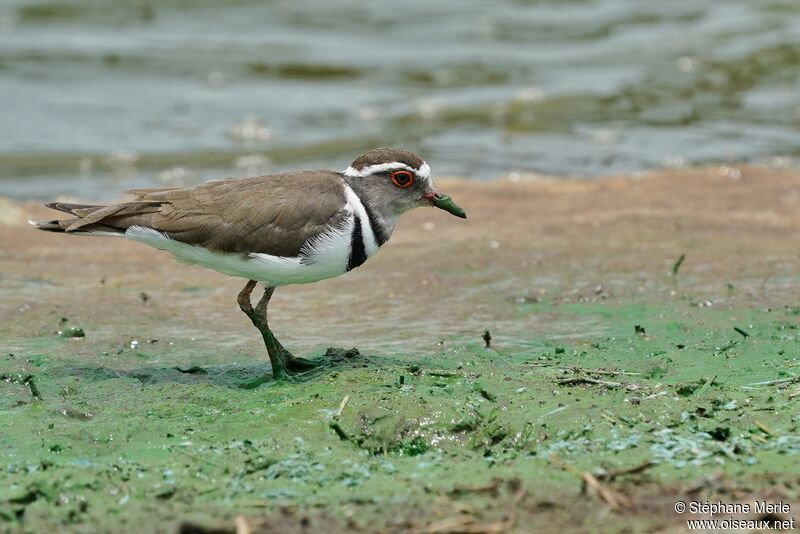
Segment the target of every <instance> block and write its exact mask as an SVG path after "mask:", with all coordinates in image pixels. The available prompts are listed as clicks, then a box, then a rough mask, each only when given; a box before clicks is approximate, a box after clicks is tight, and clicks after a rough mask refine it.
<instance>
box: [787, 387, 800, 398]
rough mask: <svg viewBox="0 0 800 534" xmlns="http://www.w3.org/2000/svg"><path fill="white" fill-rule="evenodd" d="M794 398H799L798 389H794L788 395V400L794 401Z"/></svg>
mask: <svg viewBox="0 0 800 534" xmlns="http://www.w3.org/2000/svg"><path fill="white" fill-rule="evenodd" d="M796 397H800V389H796V390H794V391H792V392H791V393H789V398H790V399H794V398H796Z"/></svg>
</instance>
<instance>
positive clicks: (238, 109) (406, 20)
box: [0, 0, 800, 198]
mask: <svg viewBox="0 0 800 534" xmlns="http://www.w3.org/2000/svg"><path fill="white" fill-rule="evenodd" d="M799 80H800V4H798V3H797V2H795V1H793V0H716V1H708V2H697V1H696V0H671V1H669V2H647V3H643V2H638V3H637V2H630V1H629V0H574V1H565V0H541V1H525V0H498V1H495V2H491V3H489V2H482V1H469V0H438V1H436V2H430V1H420V0H412V1H407V2H403V3H402V4H398V3H397V2H390V1H388V0H379V1H369V2H368V1H361V0H349V1H347V0H345V1H337V2H330V3H321V2H318V1H312V0H292V1H288V0H287V1H271V2H257V1H254V0H234V1H230V2H225V3H220V2H216V1H211V0H198V1H191V2H190V1H188V0H159V1H156V0H137V1H131V2H105V1H101V0H58V1H55V0H52V1H50V2H47V1H44V2H40V1H32V0H5V1H4V2H3V3H2V5H0V102H2V104H1V105H2V113H0V131H2V132H3V134H2V135H0V194H1V195H5V196H12V197H21V198H45V197H52V196H53V195H57V194H64V195H77V196H81V197H94V198H109V197H113V196H114V194H115V191H117V190H118V189H121V188H127V187H134V186H143V185H172V184H179V185H180V184H187V185H188V184H192V183H196V182H199V181H203V180H206V179H211V178H219V177H223V176H232V175H253V174H259V173H264V172H272V171H279V170H284V169H291V168H304V167H324V168H336V169H338V168H344V167H345V166H347V164H348V163H349V161H350V160H352V159H353V157H354V156H355V155H356V154H357V153H359V152H360V151H362V150H363V149H365V148H369V147H372V146H376V145H402V146H407V147H410V148H413V149H417V150H420V151H422V152H423V153H424V154H425V156H426V158H427V159H428V160H429V162H430V163H431V164H432V166H433V168H434V171H435V172H436V173H437V174H458V175H463V176H467V177H471V178H475V179H489V178H493V177H496V176H498V175H503V174H506V173H509V172H515V171H535V172H543V173H550V174H556V175H581V176H599V175H604V174H609V173H614V172H620V171H630V170H639V169H649V168H657V167H662V166H676V165H690V164H699V163H706V162H718V161H757V162H762V163H773V164H780V165H785V164H792V163H794V162H796V161H797V158H798V157H799V156H800V135H798V134H800V132H799V131H798V129H799V128H798V126H800V81H799Z"/></svg>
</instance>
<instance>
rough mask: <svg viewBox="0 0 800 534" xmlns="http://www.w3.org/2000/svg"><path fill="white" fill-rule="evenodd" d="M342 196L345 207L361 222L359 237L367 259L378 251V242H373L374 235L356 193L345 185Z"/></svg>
mask: <svg viewBox="0 0 800 534" xmlns="http://www.w3.org/2000/svg"><path fill="white" fill-rule="evenodd" d="M344 196H345V198H346V199H347V204H346V205H347V206H349V207H350V209H352V210H353V213H355V214H356V215H358V218H359V220H360V221H361V236H362V239H363V240H364V251H365V252H366V254H367V257H369V256H372V255H373V254H375V252H376V251H377V250H378V242H377V241H376V240H375V233H374V232H373V231H372V224H370V222H369V216H368V215H367V210H365V209H364V204H362V203H361V199H360V198H358V195H357V194H356V192H355V191H353V189H352V188H351V187H350V186H349V185H347V184H344Z"/></svg>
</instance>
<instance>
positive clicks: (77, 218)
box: [28, 202, 125, 235]
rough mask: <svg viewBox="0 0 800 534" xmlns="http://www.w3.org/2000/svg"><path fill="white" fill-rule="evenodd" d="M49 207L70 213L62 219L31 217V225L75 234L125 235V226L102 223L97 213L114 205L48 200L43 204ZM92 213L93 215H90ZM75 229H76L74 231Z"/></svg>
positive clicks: (108, 209)
mask: <svg viewBox="0 0 800 534" xmlns="http://www.w3.org/2000/svg"><path fill="white" fill-rule="evenodd" d="M45 206H47V207H48V208H50V209H54V210H57V211H61V212H64V213H68V214H70V215H72V217H66V218H64V219H31V220H29V221H28V223H30V225H31V226H33V227H34V228H38V229H39V230H44V231H46V232H59V233H65V232H68V233H74V234H77V235H125V228H120V227H117V226H113V225H109V224H103V222H102V221H101V219H102V216H101V217H98V215H99V214H98V213H96V212H100V213H101V214H104V213H106V212H114V211H116V210H117V209H119V208H118V207H116V206H100V205H96V204H71V203H69V202H50V203H47V204H45ZM92 215H94V217H92ZM76 230H77V231H76Z"/></svg>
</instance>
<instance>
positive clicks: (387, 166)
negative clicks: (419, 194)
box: [344, 161, 431, 182]
mask: <svg viewBox="0 0 800 534" xmlns="http://www.w3.org/2000/svg"><path fill="white" fill-rule="evenodd" d="M400 169H403V170H407V171H411V172H413V173H414V174H416V175H417V176H418V177H419V178H422V179H423V180H426V181H428V182H430V180H431V168H430V167H429V166H428V164H427V163H425V162H424V161H423V162H422V165H420V167H419V169H415V168H413V167H410V166H408V165H406V164H405V163H400V162H399V161H392V162H390V163H379V164H377V165H370V166H369V167H364V168H363V169H360V170H357V169H354V168H353V167H347V168H346V169H345V170H344V174H345V176H349V177H351V178H363V177H365V176H369V175H370V174H375V173H376V172H383V171H395V170H400Z"/></svg>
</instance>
